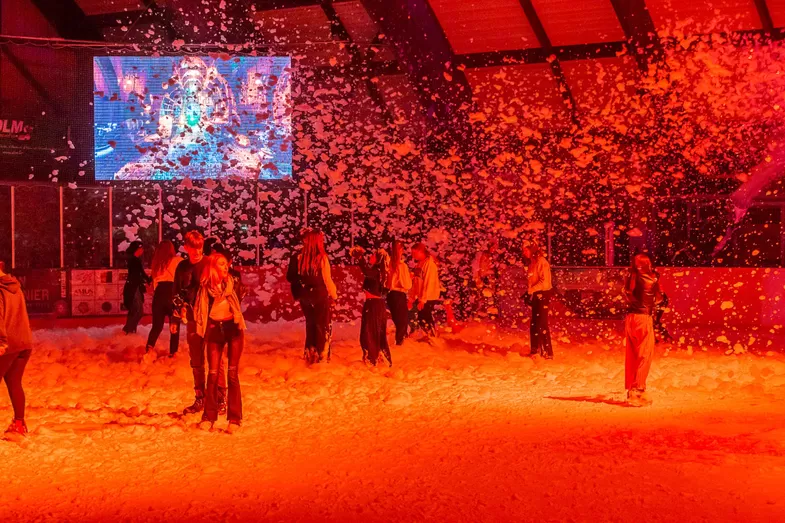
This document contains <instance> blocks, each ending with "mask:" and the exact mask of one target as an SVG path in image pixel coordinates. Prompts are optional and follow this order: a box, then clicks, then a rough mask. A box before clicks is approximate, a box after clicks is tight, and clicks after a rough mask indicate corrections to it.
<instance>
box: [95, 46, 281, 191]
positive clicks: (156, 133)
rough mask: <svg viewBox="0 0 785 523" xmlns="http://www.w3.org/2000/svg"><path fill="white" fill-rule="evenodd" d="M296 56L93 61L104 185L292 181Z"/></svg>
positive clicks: (98, 164)
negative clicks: (292, 70)
mask: <svg viewBox="0 0 785 523" xmlns="http://www.w3.org/2000/svg"><path fill="white" fill-rule="evenodd" d="M290 66H291V60H290V58H289V57H247V56H243V57H227V56H223V55H222V56H217V57H215V58H212V57H204V56H201V57H197V56H167V57H138V56H132V57H129V56H122V57H121V56H100V57H95V58H94V60H93V83H94V88H95V89H94V116H95V177H96V180H171V179H178V178H185V177H188V178H192V179H204V178H228V177H239V178H243V179H250V180H256V179H277V178H285V177H288V176H291V174H292V140H291V136H292V118H291V115H292V110H291V109H292V108H291V75H290Z"/></svg>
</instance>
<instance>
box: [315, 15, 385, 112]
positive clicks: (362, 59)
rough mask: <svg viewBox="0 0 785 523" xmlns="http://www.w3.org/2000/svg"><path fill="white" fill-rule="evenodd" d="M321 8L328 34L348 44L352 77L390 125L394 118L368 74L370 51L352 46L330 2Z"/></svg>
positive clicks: (371, 76) (346, 31) (344, 27)
mask: <svg viewBox="0 0 785 523" xmlns="http://www.w3.org/2000/svg"><path fill="white" fill-rule="evenodd" d="M321 6H322V10H323V11H324V14H325V15H326V16H327V19H328V20H329V21H330V34H331V35H332V36H333V37H335V38H337V39H338V40H341V41H342V42H348V43H347V48H348V51H349V56H350V57H351V62H350V68H351V69H352V71H353V72H354V76H359V77H360V79H362V81H363V83H364V84H365V88H366V90H367V91H368V95H369V96H370V98H371V100H372V101H373V103H374V104H375V105H376V107H377V108H378V109H379V110H380V111H381V113H382V116H383V117H384V121H385V122H387V123H388V124H389V123H391V122H392V121H393V120H394V117H393V115H392V113H391V112H390V108H389V107H388V106H387V103H386V102H385V101H384V97H383V96H382V94H381V93H380V92H379V88H378V87H377V86H376V83H375V82H374V81H373V77H374V76H376V75H370V74H369V72H370V69H369V67H368V65H369V64H370V62H371V57H370V54H369V53H371V51H370V50H365V49H361V48H360V47H358V46H357V45H355V44H354V41H353V40H352V36H351V34H350V33H349V31H348V30H347V29H346V26H344V25H343V21H342V20H341V17H340V16H338V12H337V11H336V10H335V6H333V1H332V0H322V3H321Z"/></svg>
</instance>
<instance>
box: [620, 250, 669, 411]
mask: <svg viewBox="0 0 785 523" xmlns="http://www.w3.org/2000/svg"><path fill="white" fill-rule="evenodd" d="M662 296H663V295H662V291H661V290H660V282H659V276H658V275H657V272H656V271H655V270H654V267H653V264H652V262H651V258H649V256H648V255H647V254H644V253H640V254H636V255H635V256H634V257H633V259H632V266H631V267H630V272H629V274H628V275H627V278H626V281H625V283H624V297H625V298H626V299H627V303H628V304H629V305H628V307H627V317H626V318H625V319H624V337H625V344H626V346H627V351H626V358H625V364H624V371H625V372H624V375H625V380H624V388H625V389H627V402H628V403H629V404H630V405H632V406H636V407H640V406H643V405H646V404H648V403H651V400H650V399H649V398H648V396H646V379H647V378H648V376H649V370H650V369H651V361H652V357H653V356H654V343H655V337H654V318H653V315H654V312H655V310H656V309H657V305H658V304H659V303H661V302H662V300H663V297H662Z"/></svg>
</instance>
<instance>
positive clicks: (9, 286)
mask: <svg viewBox="0 0 785 523" xmlns="http://www.w3.org/2000/svg"><path fill="white" fill-rule="evenodd" d="M32 346H33V334H32V332H31V331H30V320H29V319H28V317H27V304H26V303H25V295H24V293H23V292H22V286H21V285H20V284H19V281H18V280H17V279H16V278H14V277H13V276H10V275H8V274H7V275H5V276H3V277H2V278H0V352H5V354H15V353H17V352H21V351H23V350H27V349H30V348H31V347H32Z"/></svg>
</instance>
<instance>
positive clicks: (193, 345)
mask: <svg viewBox="0 0 785 523" xmlns="http://www.w3.org/2000/svg"><path fill="white" fill-rule="evenodd" d="M185 332H186V341H187V342H188V353H189V355H190V357H191V370H192V371H193V374H194V391H195V392H196V397H197V398H204V396H205V390H206V385H205V376H204V374H205V369H204V367H205V364H204V358H205V350H206V346H205V339H204V338H202V337H201V336H199V333H198V332H197V331H196V322H195V321H193V320H191V321H189V322H188V323H187V324H186V329H185ZM218 393H219V394H220V398H223V397H224V396H225V395H226V373H225V372H224V369H223V360H221V366H220V368H219V369H218Z"/></svg>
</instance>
